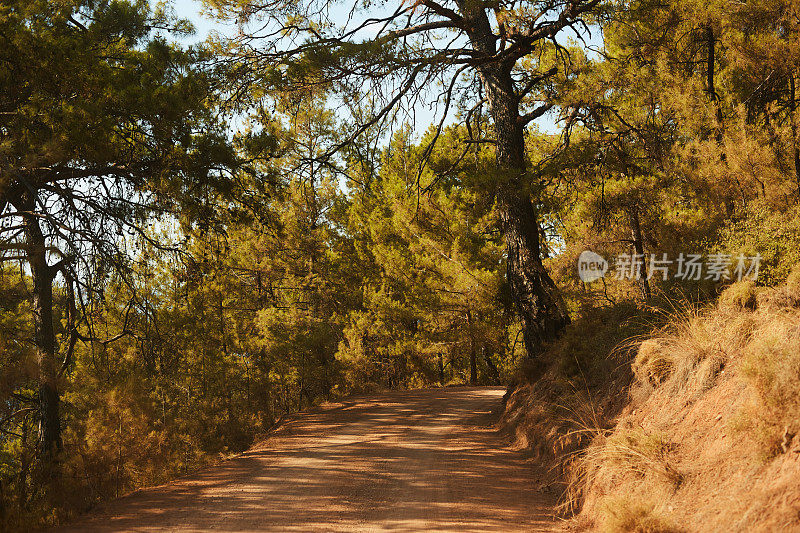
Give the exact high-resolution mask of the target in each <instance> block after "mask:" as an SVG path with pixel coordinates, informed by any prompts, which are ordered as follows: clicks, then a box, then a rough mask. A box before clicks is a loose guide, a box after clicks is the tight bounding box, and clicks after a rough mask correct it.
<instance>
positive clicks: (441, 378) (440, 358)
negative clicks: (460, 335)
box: [437, 352, 444, 386]
mask: <svg viewBox="0 0 800 533" xmlns="http://www.w3.org/2000/svg"><path fill="white" fill-rule="evenodd" d="M437 359H438V362H439V385H442V386H444V356H443V355H442V352H439V356H438V357H437Z"/></svg>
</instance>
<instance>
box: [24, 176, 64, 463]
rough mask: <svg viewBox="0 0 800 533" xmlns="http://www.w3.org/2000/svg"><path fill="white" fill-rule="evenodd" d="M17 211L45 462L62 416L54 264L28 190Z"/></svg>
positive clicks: (55, 446) (57, 443)
mask: <svg viewBox="0 0 800 533" xmlns="http://www.w3.org/2000/svg"><path fill="white" fill-rule="evenodd" d="M15 207H17V209H18V210H19V211H23V212H25V213H28V214H24V215H23V216H22V218H23V222H24V225H25V241H26V242H25V244H26V255H27V258H28V263H29V264H30V268H31V277H32V278H33V326H34V343H35V345H36V357H37V363H38V367H39V369H38V370H39V455H40V458H41V459H42V460H43V461H45V462H50V461H52V460H54V459H55V455H56V453H57V452H59V451H60V450H61V420H60V417H59V394H58V383H57V380H58V378H57V375H58V374H57V373H58V370H57V363H56V338H55V330H54V328H53V278H54V275H55V273H54V271H53V268H52V267H51V266H50V265H48V264H47V249H46V243H45V238H44V235H43V234H42V229H41V227H40V226H39V218H38V217H37V216H35V215H34V214H32V213H33V211H34V209H35V202H34V198H33V195H32V194H31V193H30V192H26V193H24V194H23V198H21V199H20V202H19V205H15Z"/></svg>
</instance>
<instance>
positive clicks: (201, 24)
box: [172, 0, 602, 135]
mask: <svg viewBox="0 0 800 533" xmlns="http://www.w3.org/2000/svg"><path fill="white" fill-rule="evenodd" d="M172 5H173V6H174V8H175V11H176V13H177V15H178V16H179V17H181V18H185V19H188V20H190V21H191V22H192V24H193V25H194V26H195V30H196V33H195V35H193V36H190V37H187V38H184V39H182V40H181V41H182V42H183V43H184V44H194V43H197V42H201V41H203V40H205V39H206V38H207V37H208V36H209V35H210V34H211V33H212V32H216V33H219V34H220V35H223V36H225V35H233V34H234V33H235V27H234V26H233V24H230V23H222V22H219V21H216V20H212V19H211V18H210V17H208V16H207V15H204V14H203V10H204V7H203V4H202V2H201V1H197V0H173V2H172ZM599 34H600V32H599V31H598V32H594V34H593V35H592V36H591V37H590V38H588V39H587V41H588V43H589V44H590V45H593V46H599V45H600V44H601V43H602V38H601V37H600V35H599ZM414 114H415V119H416V120H415V124H414V130H415V133H416V134H417V135H421V134H423V133H424V132H425V130H427V128H428V126H429V125H430V124H433V123H434V122H435V121H437V117H436V116H435V113H434V111H433V110H432V109H430V108H429V106H428V105H423V104H419V105H417V106H416V108H415V109H414ZM453 118H454V117H453ZM554 118H555V117H554V116H553V114H551V113H548V114H546V115H545V116H544V117H542V118H540V119H539V120H537V121H536V124H537V126H538V127H539V129H540V130H541V131H543V132H546V133H557V132H558V131H559V128H558V126H557V124H556V123H555V122H554ZM451 122H452V119H451Z"/></svg>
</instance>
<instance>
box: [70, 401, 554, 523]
mask: <svg viewBox="0 0 800 533" xmlns="http://www.w3.org/2000/svg"><path fill="white" fill-rule="evenodd" d="M503 392H504V391H503V389H501V388H497V387H493V388H447V389H429V390H418V391H408V392H405V391H404V392H390V393H385V394H380V395H377V396H371V397H364V398H354V399H351V400H348V401H345V402H343V403H338V404H330V405H325V406H322V407H320V408H318V409H314V410H312V411H309V412H306V413H301V414H298V415H297V416H295V417H293V418H292V419H291V420H290V421H289V422H286V423H285V424H284V425H282V426H281V427H280V428H279V429H278V430H277V431H275V433H273V434H272V436H271V437H270V438H269V439H268V440H266V441H265V442H263V443H261V444H260V445H258V446H256V447H254V448H253V449H252V450H250V451H248V452H246V453H244V454H242V455H241V456H238V457H236V458H234V459H231V460H229V461H226V462H224V463H222V464H220V465H218V466H215V467H213V468H209V469H207V470H204V471H201V472H200V473H198V474H196V475H194V476H191V477H187V478H183V479H180V480H178V481H175V482H173V483H170V484H167V485H163V486H160V487H154V488H151V489H146V490H142V491H138V492H136V493H134V494H132V495H130V496H128V497H125V498H121V499H119V500H115V501H113V502H109V503H108V504H106V505H105V506H104V507H103V508H102V509H100V510H98V511H96V512H95V513H94V514H93V515H91V516H89V517H86V518H84V519H82V520H80V521H78V522H76V523H74V524H73V525H71V526H70V527H67V528H64V529H62V531H81V532H89V533H91V532H111V531H141V532H144V531H147V532H151V531H175V532H189V531H237V532H245V531H281V532H284V531H303V532H307V531H393V532H406V531H459V532H463V531H552V530H553V529H555V526H556V522H554V519H553V518H551V516H552V503H553V502H552V501H551V500H550V499H549V498H548V497H546V496H544V495H542V494H541V493H539V492H538V491H537V490H536V488H535V486H536V483H535V479H534V475H533V471H532V469H531V467H530V465H528V464H526V462H525V461H524V459H523V457H522V456H521V455H520V454H519V453H518V452H516V451H514V450H511V449H509V448H508V447H507V446H506V445H505V443H504V442H503V440H502V438H501V437H500V436H499V435H498V434H497V432H496V431H494V430H493V429H492V427H491V424H492V422H493V421H494V420H495V418H496V417H495V416H494V415H493V414H492V411H497V409H499V407H500V398H501V397H502V395H503Z"/></svg>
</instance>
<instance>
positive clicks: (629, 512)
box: [601, 498, 682, 533]
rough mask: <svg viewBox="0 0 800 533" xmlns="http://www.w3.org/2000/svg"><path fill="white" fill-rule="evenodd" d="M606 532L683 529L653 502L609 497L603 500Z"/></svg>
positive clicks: (651, 532) (650, 532)
mask: <svg viewBox="0 0 800 533" xmlns="http://www.w3.org/2000/svg"><path fill="white" fill-rule="evenodd" d="M602 509H603V515H604V520H603V523H602V528H601V530H602V531H604V532H606V533H677V532H680V531H682V530H681V529H680V528H678V527H677V526H675V525H674V524H673V523H672V521H670V520H669V519H668V518H667V517H666V515H665V514H664V513H663V512H661V511H659V510H658V508H657V506H656V505H655V504H653V503H652V502H648V501H642V500H637V499H632V498H608V499H606V501H605V502H603V506H602Z"/></svg>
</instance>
